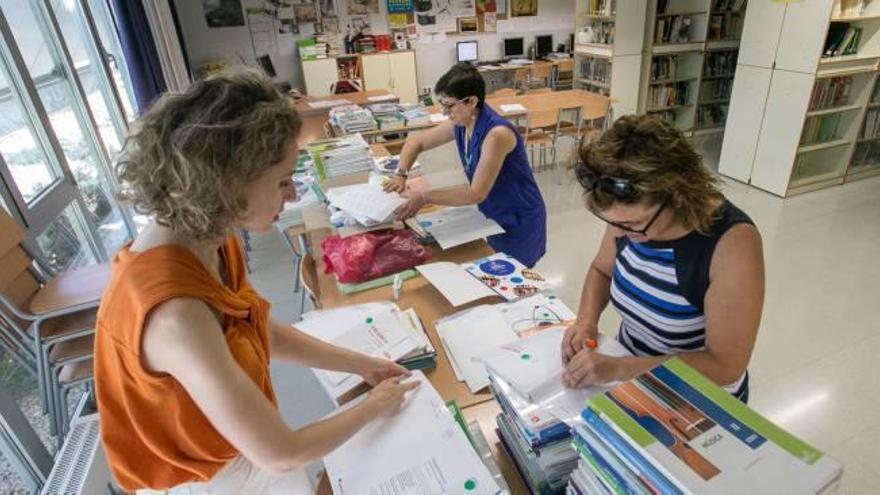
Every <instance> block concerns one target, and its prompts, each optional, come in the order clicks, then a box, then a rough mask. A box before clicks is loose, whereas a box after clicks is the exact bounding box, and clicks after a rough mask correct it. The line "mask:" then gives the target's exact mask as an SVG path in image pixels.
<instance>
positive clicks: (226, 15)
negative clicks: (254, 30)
mask: <svg viewBox="0 0 880 495" xmlns="http://www.w3.org/2000/svg"><path fill="white" fill-rule="evenodd" d="M202 10H204V11H205V20H206V21H207V22H208V27H211V28H221V27H232V26H244V11H243V10H242V9H241V0H202Z"/></svg>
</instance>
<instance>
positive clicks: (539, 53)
mask: <svg viewBox="0 0 880 495" xmlns="http://www.w3.org/2000/svg"><path fill="white" fill-rule="evenodd" d="M552 51H553V35H552V34H545V35H541V36H535V56H536V57H538V58H544V57H546V56H547V54H548V53H551V52H552Z"/></svg>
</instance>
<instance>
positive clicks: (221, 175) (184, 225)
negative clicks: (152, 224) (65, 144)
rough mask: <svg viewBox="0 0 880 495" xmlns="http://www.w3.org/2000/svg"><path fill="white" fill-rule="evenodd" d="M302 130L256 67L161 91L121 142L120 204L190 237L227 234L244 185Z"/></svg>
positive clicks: (237, 215)
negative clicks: (176, 90) (181, 88)
mask: <svg viewBox="0 0 880 495" xmlns="http://www.w3.org/2000/svg"><path fill="white" fill-rule="evenodd" d="M300 127H301V121H300V118H299V116H298V115H297V113H296V110H294V109H293V106H292V104H291V101H290V99H289V98H288V97H287V96H285V95H283V94H282V93H280V92H279V91H278V90H277V89H276V88H275V86H274V85H273V83H272V81H271V80H270V79H269V78H267V77H266V76H265V75H263V74H262V73H260V72H258V71H255V70H251V69H233V70H230V71H227V72H224V73H221V74H218V75H215V76H212V77H209V78H206V79H203V80H200V81H197V82H195V83H193V84H192V85H191V86H190V87H189V88H187V89H186V91H184V92H183V93H177V94H173V93H166V94H165V95H163V96H162V97H161V98H160V99H159V100H158V101H157V102H156V103H155V104H154V105H153V106H152V107H151V108H150V109H149V110H148V111H147V112H146V113H144V114H143V115H142V116H141V117H140V118H139V119H138V121H137V122H136V123H135V124H134V125H133V126H132V128H131V131H130V132H129V134H128V137H127V138H126V140H125V146H124V147H123V150H122V153H121V155H120V158H119V160H118V161H117V164H116V167H115V168H116V175H117V177H118V179H119V181H120V184H121V191H122V192H121V193H120V199H122V200H124V201H128V202H130V203H131V204H132V205H133V206H134V208H135V211H137V212H139V213H143V214H146V215H150V216H152V217H153V218H155V220H156V222H157V223H159V224H160V225H163V226H166V227H169V228H171V229H173V230H174V231H176V232H179V233H181V234H183V235H187V236H189V237H192V238H194V239H196V240H204V239H208V238H213V237H218V236H222V235H225V234H227V233H228V232H229V230H230V229H231V228H232V226H233V225H234V224H235V222H236V221H237V220H240V219H241V218H242V216H243V214H244V212H245V211H246V209H247V201H246V200H245V198H244V194H243V189H244V186H245V185H246V184H248V183H249V182H251V181H253V180H255V179H256V178H257V177H258V176H259V175H260V174H261V173H262V172H264V171H265V170H266V169H267V168H269V167H271V166H272V165H275V164H277V163H278V162H280V161H281V160H282V159H283V158H284V155H285V152H286V151H287V147H288V145H289V143H290V142H291V140H292V139H293V140H295V139H296V137H297V135H298V134H299V130H300Z"/></svg>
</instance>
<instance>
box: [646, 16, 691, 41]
mask: <svg viewBox="0 0 880 495" xmlns="http://www.w3.org/2000/svg"><path fill="white" fill-rule="evenodd" d="M659 13H660V12H658V14H659ZM691 24H693V19H692V18H691V15H688V14H683V15H673V16H664V17H661V18H659V19H657V24H656V27H655V29H654V43H655V44H658V45H660V44H664V43H687V42H689V41H690V36H691Z"/></svg>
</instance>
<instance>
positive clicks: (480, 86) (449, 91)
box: [434, 62, 486, 107]
mask: <svg viewBox="0 0 880 495" xmlns="http://www.w3.org/2000/svg"><path fill="white" fill-rule="evenodd" d="M434 92H435V93H438V94H444V95H448V96H452V97H454V98H458V99H459V100H461V99H463V98H467V97H468V96H476V97H477V100H478V103H477V106H478V107H482V106H483V102H484V101H485V100H486V81H484V80H483V76H481V75H480V71H478V70H477V68H476V67H474V66H473V65H471V64H470V63H468V62H459V63H457V64H455V65H453V66H452V68H451V69H449V71H448V72H447V73H446V74H443V77H441V78H440V80H438V81H437V84H435V85H434Z"/></svg>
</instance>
